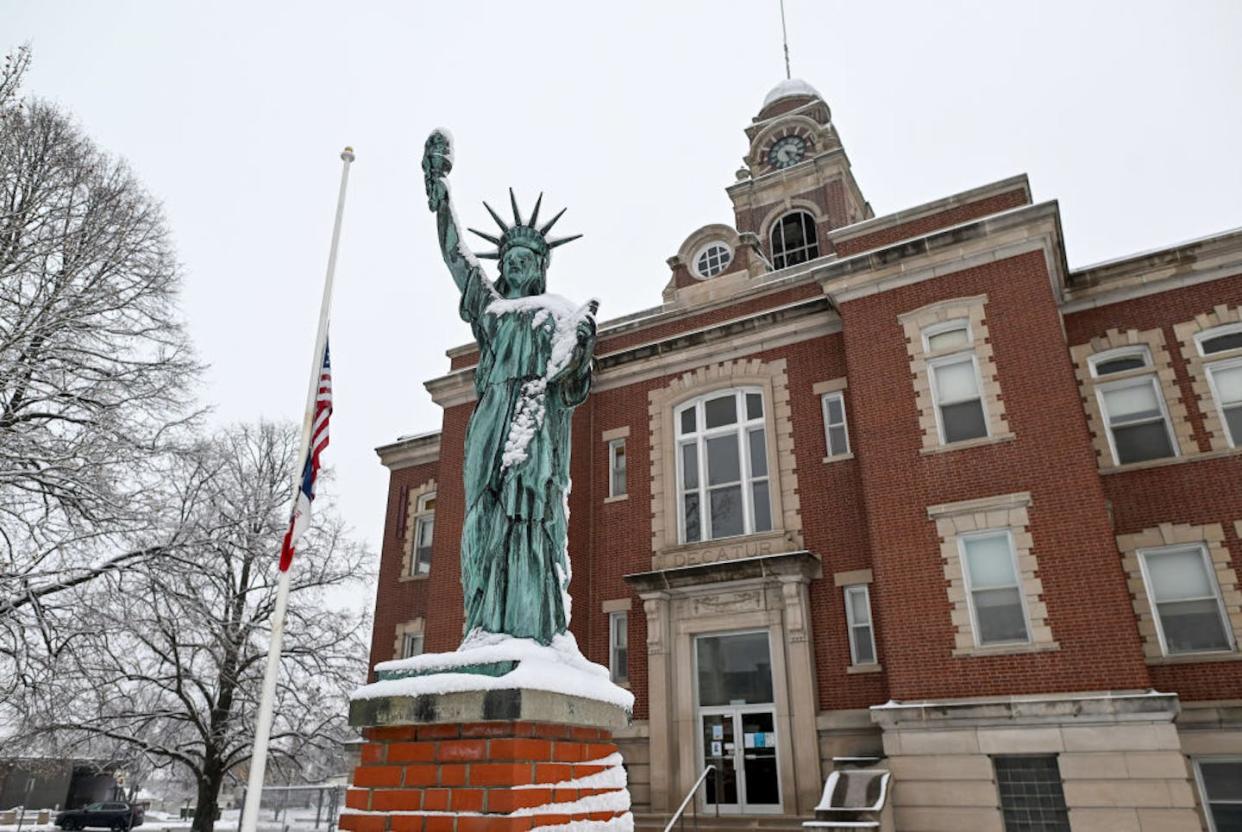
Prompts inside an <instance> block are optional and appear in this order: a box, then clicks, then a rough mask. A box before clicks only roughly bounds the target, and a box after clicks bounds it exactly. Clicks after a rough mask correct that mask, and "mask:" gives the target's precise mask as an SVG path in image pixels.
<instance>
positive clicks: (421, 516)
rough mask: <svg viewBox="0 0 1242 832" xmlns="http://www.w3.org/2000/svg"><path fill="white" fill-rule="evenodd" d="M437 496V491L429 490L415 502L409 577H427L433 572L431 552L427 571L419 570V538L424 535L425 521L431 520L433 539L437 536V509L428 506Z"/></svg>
mask: <svg viewBox="0 0 1242 832" xmlns="http://www.w3.org/2000/svg"><path fill="white" fill-rule="evenodd" d="M435 498H436V492H434V491H428V492H427V493H426V494H420V495H418V502H417V503H416V504H415V514H414V537H413V539H412V541H411V546H410V574H409V577H412V578H425V577H427V576H428V575H430V574H431V556H430V554H429V555H428V557H427V571H425V572H420V571H418V564H419V559H418V551H419V545H418V540H419V538H420V537H422V531H423V525H424V524H425V523H428V522H430V523H431V524H432V527H431V534H432V539H433V541H434V537H435V525H434V524H435V518H436V510H435V509H434V508H432V509H430V510H429V509H428V508H427V503H429V502H431V501H432V500H434V499H435ZM428 548H430V546H428Z"/></svg>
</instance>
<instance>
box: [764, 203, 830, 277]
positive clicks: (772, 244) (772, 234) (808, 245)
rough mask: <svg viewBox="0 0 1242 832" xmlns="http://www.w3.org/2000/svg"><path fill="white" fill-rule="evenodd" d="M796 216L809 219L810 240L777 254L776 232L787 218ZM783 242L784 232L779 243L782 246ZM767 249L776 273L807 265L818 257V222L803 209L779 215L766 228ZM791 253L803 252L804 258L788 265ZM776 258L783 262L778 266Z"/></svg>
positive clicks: (804, 229)
mask: <svg viewBox="0 0 1242 832" xmlns="http://www.w3.org/2000/svg"><path fill="white" fill-rule="evenodd" d="M797 214H805V215H806V216H808V217H810V218H811V239H810V240H809V241H808V242H805V243H803V244H802V245H801V246H798V247H796V248H793V249H790V248H783V249H782V250H781V251H780V252H779V253H778V252H777V250H776V232H777V231H780V230H781V225H782V223H784V221H785V219H786V218H787V217H792V216H795V215H797ZM803 231H804V232H805V231H806V227H805V225H804V226H803ZM784 242H785V233H784V231H781V243H782V244H784ZM768 247H769V249H770V250H771V252H772V267H773V268H774V269H776V270H777V271H779V270H781V269H788V268H790V267H792V266H800V265H802V264H803V263H809V262H811V261H812V260H816V259H818V258H819V256H820V252H819V220H817V219H816V218H815V215H814V214H812V213H811V212H810V211H808V210H807V209H805V208H794V209H793V210H792V211H786V212H785V213H783V214H781V215H780V216H779V217H777V218H776V219H774V220H772V224H771V225H770V226H768ZM791 251H794V252H805V253H806V258H805V259H803V260H799V261H798V262H797V263H790V262H789V253H790V252H791ZM778 257H779V258H781V259H782V261H783V262H782V263H781V265H780V266H777V265H776V260H777V258H778Z"/></svg>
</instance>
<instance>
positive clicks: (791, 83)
mask: <svg viewBox="0 0 1242 832" xmlns="http://www.w3.org/2000/svg"><path fill="white" fill-rule="evenodd" d="M797 95H809V96H811V97H812V98H823V96H821V95H820V94H819V90H817V89H815V88H814V87H812V86H811V85H810V84H808V83H807V82H806V81H803V80H802V79H801V78H788V79H786V80H784V81H781V82H780V83H779V84H777V85H776V86H775V87H773V88H772V91H771V92H769V93H768V94H767V95H766V96H764V99H763V106H764V107H766V106H768V105H769V104H773V103H775V102H777V101H780V100H781V99H782V98H793V97H794V96H797Z"/></svg>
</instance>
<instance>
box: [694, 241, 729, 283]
mask: <svg viewBox="0 0 1242 832" xmlns="http://www.w3.org/2000/svg"><path fill="white" fill-rule="evenodd" d="M713 248H722V249H724V252H725V256H724V259H723V260H721V261H720V267H719V268H718V269H716V271H712V270H711V266H710V265H708V267H707V268H706V269H701V268H699V260H701V259H702V258H703V256H704V255H705V254H707V252H708V251H710V250H711V249H713ZM732 264H733V249H732V248H730V247H729V246H727V245H726V244H725V242H724V241H723V240H712V241H711V242H710V243H706V244H705V245H703V246H700V247H699V250H698V251H696V252H695V253H694V259H693V261H691V271H693V273H694V275H695V276H696V277H698V278H699V279H700V280H708V279H710V278H713V277H715V276H716V275H718V274H720V273H721V272H723V271H725V270H726V269H728V268H729V266H731V265H732Z"/></svg>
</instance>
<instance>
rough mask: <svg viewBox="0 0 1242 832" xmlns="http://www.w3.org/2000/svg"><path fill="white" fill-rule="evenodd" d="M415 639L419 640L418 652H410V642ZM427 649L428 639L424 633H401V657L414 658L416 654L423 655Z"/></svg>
mask: <svg viewBox="0 0 1242 832" xmlns="http://www.w3.org/2000/svg"><path fill="white" fill-rule="evenodd" d="M415 639H417V640H418V652H417V653H411V652H410V644H411V642H413V641H414V640H415ZM425 649H426V640H425V636H424V634H423V633H402V634H401V658H403V659H412V658H414V657H415V656H421V655H422V654H423V652H424V650H425Z"/></svg>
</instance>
